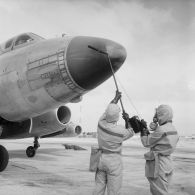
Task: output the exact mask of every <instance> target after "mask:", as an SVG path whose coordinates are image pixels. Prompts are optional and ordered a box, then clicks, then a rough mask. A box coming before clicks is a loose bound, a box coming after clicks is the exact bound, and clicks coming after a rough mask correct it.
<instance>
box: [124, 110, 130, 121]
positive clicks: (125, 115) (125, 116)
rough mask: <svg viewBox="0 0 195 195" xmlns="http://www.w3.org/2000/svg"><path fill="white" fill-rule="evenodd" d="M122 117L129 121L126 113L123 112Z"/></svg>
mask: <svg viewBox="0 0 195 195" xmlns="http://www.w3.org/2000/svg"><path fill="white" fill-rule="evenodd" d="M122 117H123V119H124V120H125V121H128V120H129V115H128V114H127V113H126V112H123V114H122Z"/></svg>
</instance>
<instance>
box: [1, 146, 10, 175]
mask: <svg viewBox="0 0 195 195" xmlns="http://www.w3.org/2000/svg"><path fill="white" fill-rule="evenodd" d="M8 162H9V154H8V151H7V150H6V148H5V147H3V146H2V145H0V172H2V171H3V170H4V169H5V168H6V167H7V164H8Z"/></svg>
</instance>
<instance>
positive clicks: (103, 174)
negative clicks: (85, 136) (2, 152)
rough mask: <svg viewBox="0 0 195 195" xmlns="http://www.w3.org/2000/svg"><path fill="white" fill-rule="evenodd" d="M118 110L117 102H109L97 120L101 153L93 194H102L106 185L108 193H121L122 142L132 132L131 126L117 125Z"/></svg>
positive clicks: (116, 194)
mask: <svg viewBox="0 0 195 195" xmlns="http://www.w3.org/2000/svg"><path fill="white" fill-rule="evenodd" d="M119 111H120V108H119V106H118V105H117V104H109V106H108V108H107V109H106V112H105V113H104V114H103V116H102V117H101V118H100V120H99V122H98V129H97V132H98V145H99V148H100V149H101V151H102V154H101V157H100V162H99V164H98V169H97V171H96V176H95V182H96V184H95V190H94V195H103V194H104V193H105V190H106V187H107V194H108V195H119V194H121V186H122V170H123V165H122V159H121V149H122V143H123V141H124V140H126V139H129V138H130V137H132V136H133V135H134V132H133V129H132V128H129V129H125V127H124V126H122V125H117V123H116V122H117V121H118V118H119V117H118V116H119ZM117 115H118V116H117ZM112 116H113V117H112ZM108 121H112V122H108Z"/></svg>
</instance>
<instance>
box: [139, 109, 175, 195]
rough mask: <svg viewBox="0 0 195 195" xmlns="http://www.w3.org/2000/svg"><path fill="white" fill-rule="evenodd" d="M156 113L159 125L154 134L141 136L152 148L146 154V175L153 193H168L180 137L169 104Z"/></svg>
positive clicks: (146, 144) (163, 194)
mask: <svg viewBox="0 0 195 195" xmlns="http://www.w3.org/2000/svg"><path fill="white" fill-rule="evenodd" d="M156 115H157V118H158V123H159V126H158V127H157V128H156V129H155V131H154V132H153V133H152V134H149V135H147V136H146V135H145V136H142V137H141V141H142V144H143V145H144V146H145V147H148V148H150V152H148V153H146V154H145V155H144V157H145V159H146V165H145V176H146V177H147V179H148V181H149V183H150V191H151V193H152V195H166V194H168V188H169V185H170V181H171V177H172V174H173V165H172V159H171V154H172V153H173V152H174V150H175V148H176V145H177V142H178V140H179V137H178V134H177V131H176V129H175V127H174V126H173V125H172V117H173V113H172V110H171V108H170V107H169V106H167V105H161V106H159V107H158V108H157V111H156Z"/></svg>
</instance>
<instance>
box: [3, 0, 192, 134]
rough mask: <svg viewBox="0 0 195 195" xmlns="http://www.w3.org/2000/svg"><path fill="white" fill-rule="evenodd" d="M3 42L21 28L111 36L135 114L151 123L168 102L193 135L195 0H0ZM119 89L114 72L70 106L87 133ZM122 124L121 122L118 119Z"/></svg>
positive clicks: (127, 102) (48, 34)
mask: <svg viewBox="0 0 195 195" xmlns="http://www.w3.org/2000/svg"><path fill="white" fill-rule="evenodd" d="M0 25H1V28H0V42H4V41H6V40H7V39H9V38H11V37H12V36H15V35H17V34H20V33H23V32H33V33H36V34H38V35H40V36H43V37H45V38H54V37H60V36H61V35H62V34H63V33H65V34H68V35H73V36H77V35H85V36H95V37H102V38H107V39H111V40H113V41H116V42H118V43H120V44H122V45H123V46H124V47H125V48H126V50H127V59H126V61H125V63H124V65H123V66H122V67H121V69H120V70H119V71H118V72H117V73H116V77H117V81H118V84H119V88H120V91H121V92H122V101H123V104H124V106H125V110H126V112H128V113H129V115H130V116H133V115H138V114H139V116H140V117H141V118H144V119H145V120H146V121H147V122H148V123H150V122H151V120H152V117H153V115H154V110H155V108H156V107H157V106H158V105H160V104H169V105H170V106H171V107H172V108H173V111H174V118H173V122H174V125H175V127H176V128H177V129H178V131H179V133H180V135H191V134H195V76H194V75H195V66H194V61H195V59H194V58H193V53H194V50H195V41H194V39H195V36H194V34H195V1H193V0H163V1H162V0H120V1H119V0H0ZM114 95H115V86H114V81H113V78H112V77H111V78H110V79H109V80H107V81H106V82H104V83H103V84H102V85H101V86H99V87H97V88H96V89H94V90H92V91H90V92H89V93H88V94H86V95H85V96H84V97H83V101H82V102H80V103H78V104H68V106H69V107H70V108H71V111H72V121H73V122H75V123H80V124H81V125H82V127H83V130H84V131H96V129H97V122H98V119H99V117H100V116H101V114H102V113H103V112H104V110H105V109H106V106H107V105H108V103H109V102H110V101H111V100H112V99H113V97H114ZM119 122H120V123H124V122H123V120H120V121H119Z"/></svg>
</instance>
